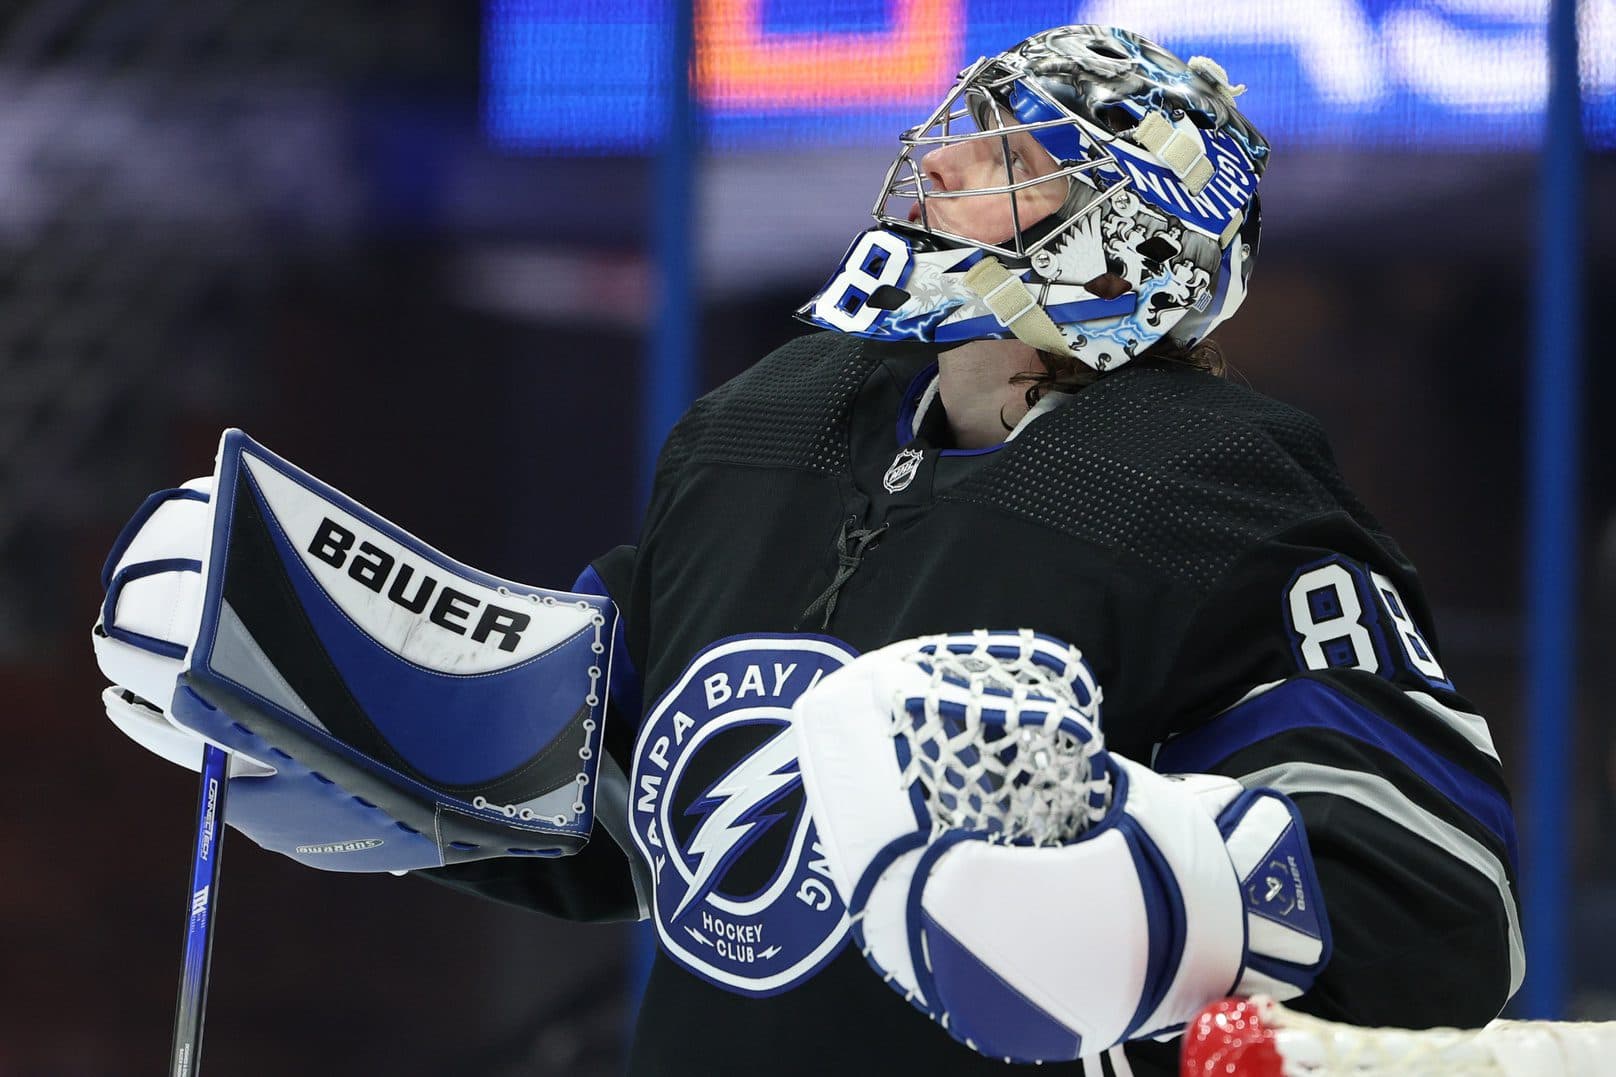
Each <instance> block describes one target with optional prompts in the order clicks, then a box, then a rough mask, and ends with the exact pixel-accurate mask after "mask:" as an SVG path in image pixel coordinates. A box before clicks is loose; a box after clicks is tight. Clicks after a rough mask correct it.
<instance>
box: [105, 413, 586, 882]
mask: <svg viewBox="0 0 1616 1077" xmlns="http://www.w3.org/2000/svg"><path fill="white" fill-rule="evenodd" d="M103 582H104V584H105V586H106V589H107V595H106V601H105V603H104V605H103V609H102V616H101V619H100V621H99V622H98V623H97V625H96V632H95V644H96V654H97V658H98V660H99V661H100V663H101V667H102V669H103V671H104V672H106V674H107V675H108V676H109V677H110V678H111V679H112V680H114V681H115V682H117V685H118V687H115V688H113V689H109V690H108V692H107V694H106V695H105V696H104V697H103V698H104V700H105V702H106V704H107V710H108V714H109V715H110V716H111V717H112V719H113V720H114V722H116V723H117V724H118V726H119V727H120V728H121V729H123V730H124V731H125V732H126V733H129V734H130V735H131V736H132V737H134V738H135V739H136V740H138V741H140V742H141V743H142V744H144V745H146V746H147V747H149V748H151V749H152V750H154V751H156V752H158V754H160V755H163V756H164V757H165V758H169V759H172V760H174V761H176V762H181V763H185V764H187V765H191V766H197V765H198V764H199V762H200V758H201V745H202V744H203V743H204V742H208V743H213V744H216V745H218V746H220V747H223V748H225V749H226V750H228V751H229V752H231V753H232V767H231V774H232V776H233V777H234V779H235V780H233V781H232V782H231V798H230V801H229V807H228V810H227V821H228V822H230V823H231V824H232V825H234V826H235V827H237V828H238V829H240V830H242V831H244V832H245V833H247V834H248V835H249V836H251V837H252V838H253V839H254V840H256V841H257V842H258V843H259V844H260V845H263V846H265V847H266V848H269V849H273V850H275V851H277V852H282V853H285V854H286V855H288V856H292V857H294V858H296V859H298V860H301V861H303V862H305V863H308V864H311V865H313V866H316V867H324V868H331V869H335V870H342V871H383V870H404V869H411V868H421V867H436V866H440V865H442V864H446V863H454V862H459V861H466V860H477V859H483V858H487V857H495V856H520V855H540V856H555V855H563V854H565V853H569V852H574V851H576V850H577V849H578V848H580V847H582V845H583V844H584V843H585V842H586V841H587V839H588V836H589V832H590V828H591V824H592V820H593V805H594V783H595V776H596V773H597V769H598V763H599V753H600V746H601V733H602V728H603V722H604V719H605V695H606V692H605V686H606V683H607V678H608V676H609V672H610V660H611V646H612V639H613V628H614V624H615V616H616V611H615V609H614V607H613V606H612V604H611V603H610V602H609V601H608V600H606V599H603V598H600V597H597V596H593V595H580V594H571V593H568V592H561V591H547V590H541V589H538V588H532V587H526V586H523V585H519V584H514V583H511V582H508V581H505V580H501V579H497V578H495V577H493V576H489V575H487V574H485V573H482V572H478V571H477V570H475V569H472V568H469V567H467V566H465V565H462V564H460V563H458V562H456V561H453V560H451V559H450V558H448V557H446V556H444V555H443V554H441V553H439V552H438V551H436V550H434V549H432V548H431V547H429V546H427V545H425V544H424V543H422V542H421V541H420V540H418V539H416V538H415V537H414V536H412V535H410V534H408V533H407V532H405V531H403V530H401V529H400V528H398V527H396V526H394V525H393V524H391V523H389V522H388V521H386V520H384V519H382V518H381V517H380V516H377V515H376V514H375V513H373V512H370V511H369V510H367V509H365V508H364V507H363V506H361V505H359V504H357V503H356V502H354V501H352V500H351V499H349V498H347V497H345V496H344V495H342V494H341V493H339V492H338V491H336V490H334V489H332V488H331V487H329V486H327V485H325V484H324V483H322V482H320V481H319V480H318V479H316V478H314V477H313V476H312V475H309V474H307V473H306V472H303V471H301V470H300V469H298V468H297V467H295V466H293V465H292V464H290V463H288V462H286V461H285V460H282V459H281V458H279V457H277V456H275V455H274V454H272V453H270V452H269V451H268V450H266V449H264V448H263V447H262V446H260V445H258V444H256V443H254V442H253V441H252V440H251V439H250V438H248V437H247V436H246V435H245V434H243V433H241V432H240V431H228V432H227V433H226V434H225V436H224V439H223V441H222V442H221V445H220V450H219V459H218V470H217V471H216V473H215V475H214V476H213V478H212V479H211V480H196V481H194V482H193V483H190V484H188V485H187V486H186V487H184V488H182V489H180V490H176V491H165V492H163V493H160V494H155V495H153V496H152V497H151V498H148V499H147V501H146V503H145V504H144V505H143V506H142V507H141V510H140V512H138V513H137V514H136V517H135V519H134V520H132V521H131V522H130V524H129V526H128V527H126V528H125V529H124V532H123V534H122V535H121V536H120V537H119V540H118V542H117V544H116V546H115V548H114V550H113V552H112V555H111V556H110V557H109V558H108V563H107V568H106V571H105V573H104V578H103Z"/></svg>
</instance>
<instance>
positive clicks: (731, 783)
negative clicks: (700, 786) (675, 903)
mask: <svg viewBox="0 0 1616 1077" xmlns="http://www.w3.org/2000/svg"><path fill="white" fill-rule="evenodd" d="M790 734H791V728H790V727H789V726H782V727H781V730H780V732H779V733H776V734H775V735H774V737H772V738H771V739H770V740H769V741H768V742H767V743H765V744H764V745H763V746H762V747H760V748H759V749H758V750H757V751H755V752H753V753H752V754H751V755H749V756H747V757H746V758H745V759H743V760H741V762H740V763H738V764H736V765H735V766H734V767H733V768H732V769H731V770H730V771H729V773H727V774H725V775H724V776H723V777H722V778H720V779H718V781H716V782H714V783H713V785H712V787H711V788H710V789H708V790H707V792H706V793H704V794H703V795H702V796H701V798H700V799H699V800H697V801H696V802H695V803H694V804H692V805H691V806H690V808H689V809H688V814H695V813H699V812H704V813H706V815H707V818H706V819H704V820H702V823H701V826H699V827H698V828H697V829H696V833H695V834H694V835H692V837H691V839H690V844H689V846H687V850H688V852H689V853H690V854H691V855H693V856H698V857H700V860H699V861H698V862H697V864H696V870H695V871H694V872H693V873H692V874H691V877H690V888H689V889H688V890H686V891H685V896H684V900H683V901H681V902H679V907H678V908H677V909H675V910H674V911H673V915H672V916H671V917H669V922H670V923H671V922H672V921H674V920H677V919H679V916H680V914H682V913H683V912H684V911H685V910H686V909H687V908H689V907H690V905H691V904H692V903H693V902H695V901H696V900H697V899H698V898H701V897H705V896H706V895H707V893H708V892H709V891H710V890H711V889H712V888H713V884H714V883H715V882H716V881H717V879H718V877H719V876H720V875H721V874H722V870H723V869H724V868H725V867H727V866H728V865H729V864H730V863H731V862H732V861H733V860H734V859H735V858H736V857H737V856H739V855H740V854H741V853H742V852H744V851H745V850H746V848H747V847H748V846H750V845H751V844H752V843H753V842H755V841H757V839H758V838H760V837H762V835H763V833H764V831H766V830H768V828H769V826H770V825H771V824H773V823H774V821H775V820H777V819H779V818H780V814H781V813H775V814H773V815H764V814H763V812H764V810H765V809H767V808H768V807H769V806H770V805H771V804H774V803H775V802H777V801H778V800H780V798H782V797H784V796H785V795H786V794H787V793H789V792H791V791H792V790H793V789H795V788H796V787H797V786H799V785H801V784H802V775H801V774H799V773H798V772H797V745H796V741H795V739H794V738H793V737H792V736H791V735H790Z"/></svg>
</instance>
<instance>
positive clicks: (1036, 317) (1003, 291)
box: [965, 254, 1077, 359]
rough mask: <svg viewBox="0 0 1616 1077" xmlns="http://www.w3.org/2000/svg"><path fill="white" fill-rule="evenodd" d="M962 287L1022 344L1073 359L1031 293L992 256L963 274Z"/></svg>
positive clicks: (1058, 330) (1057, 330)
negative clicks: (972, 293)
mask: <svg viewBox="0 0 1616 1077" xmlns="http://www.w3.org/2000/svg"><path fill="white" fill-rule="evenodd" d="M965 286H966V287H967V288H969V289H970V290H971V291H973V292H975V293H976V294H977V296H978V297H980V298H981V300H982V302H984V303H986V304H987V307H988V309H989V310H991V311H992V312H993V316H994V317H996V318H998V319H999V321H1001V322H1003V323H1004V325H1005V326H1006V327H1007V328H1009V330H1010V331H1011V332H1012V333H1014V334H1015V335H1016V339H1018V340H1020V341H1021V342H1022V343H1024V344H1030V345H1032V346H1033V347H1034V348H1037V349H1038V350H1039V351H1045V352H1054V353H1055V354H1057V355H1068V356H1071V357H1072V358H1074V359H1075V358H1077V353H1076V352H1074V351H1073V350H1072V346H1071V345H1070V344H1068V343H1067V342H1066V338H1065V337H1064V336H1062V335H1061V331H1060V328H1059V327H1058V326H1056V325H1055V321H1054V319H1053V318H1051V317H1050V316H1049V312H1048V311H1046V310H1044V308H1043V307H1041V306H1039V305H1038V300H1037V298H1036V297H1034V295H1033V294H1032V289H1031V288H1028V287H1027V285H1026V282H1024V281H1023V280H1022V279H1021V278H1020V277H1018V276H1016V275H1015V274H1014V273H1011V272H1010V271H1009V270H1008V269H1006V268H1005V267H1004V263H1002V262H1000V261H999V260H998V259H997V258H995V257H993V255H991V254H989V255H984V256H983V258H982V260H981V261H980V262H977V263H976V265H974V266H972V267H971V268H970V269H969V270H968V271H967V272H966V274H965Z"/></svg>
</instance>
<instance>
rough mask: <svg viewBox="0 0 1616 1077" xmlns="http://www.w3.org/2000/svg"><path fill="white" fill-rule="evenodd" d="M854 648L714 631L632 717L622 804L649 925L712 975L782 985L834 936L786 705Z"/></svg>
mask: <svg viewBox="0 0 1616 1077" xmlns="http://www.w3.org/2000/svg"><path fill="white" fill-rule="evenodd" d="M855 657H856V653H855V652H854V651H852V650H850V649H849V648H848V647H847V646H846V645H844V644H842V643H839V642H837V641H836V640H832V639H829V638H827V637H824V636H745V637H737V638H734V639H729V640H724V641H722V642H720V643H716V644H714V645H712V646H711V647H709V648H707V649H706V650H705V651H703V652H701V653H700V654H699V655H697V656H696V657H695V659H694V660H692V661H691V663H690V665H689V666H688V667H687V668H686V669H685V672H684V673H683V674H682V675H681V676H680V678H679V680H678V681H677V682H676V683H675V684H674V686H673V687H672V688H671V689H669V690H668V692H667V693H666V694H665V695H664V696H663V697H662V699H661V700H660V701H659V702H658V703H657V705H656V707H655V709H653V711H652V712H651V715H650V717H649V718H648V719H647V720H646V722H645V724H644V725H643V726H642V727H641V729H640V735H639V739H638V741H637V743H636V744H635V746H634V769H633V777H632V779H631V781H632V787H633V793H632V799H631V803H630V808H631V812H630V815H631V822H632V826H633V831H634V840H635V844H636V845H638V846H639V849H640V852H641V853H642V854H643V855H644V856H645V858H646V861H647V862H648V863H649V864H650V865H651V870H652V876H653V879H654V886H653V894H654V900H653V907H654V908H653V918H654V919H655V921H656V928H657V935H658V937H659V938H660V939H661V941H662V946H663V948H664V949H665V950H666V951H667V952H668V954H669V955H670V956H672V957H673V959H674V960H675V961H677V962H679V964H681V965H682V966H684V967H685V968H687V969H689V970H690V971H691V972H694V973H696V974H697V975H698V976H701V977H702V978H704V979H706V980H708V981H710V982H712V983H714V984H717V985H718V986H720V987H723V988H726V989H728V990H731V991H735V992H738V993H741V994H746V995H757V996H762V995H773V994H777V993H779V992H781V991H786V990H789V989H790V988H791V987H793V986H795V985H796V984H798V983H800V982H801V981H802V980H805V979H807V978H808V977H809V976H812V975H813V974H814V973H815V972H816V971H818V970H819V968H820V967H821V966H823V965H824V964H825V963H826V962H827V961H829V960H830V959H831V958H832V957H833V956H835V954H836V952H837V951H838V950H840V949H841V947H842V944H843V943H844V942H846V940H847V935H848V919H847V908H846V906H845V905H843V904H842V900H841V898H839V897H838V896H837V894H836V888H835V886H834V884H833V883H832V882H831V875H830V866H829V864H828V862H827V861H826V858H825V854H824V851H823V849H822V848H821V847H820V845H819V840H818V834H817V832H816V831H815V828H814V822H813V819H812V818H811V817H810V816H809V814H808V807H807V802H806V800H805V798H804V794H803V789H802V777H801V775H800V773H799V772H798V769H797V746H796V738H795V737H794V736H793V735H792V732H791V725H790V712H791V705H792V703H794V702H795V701H796V699H797V697H798V696H800V695H802V693H803V692H805V691H807V690H808V688H809V687H810V686H812V685H814V684H816V683H818V681H819V680H820V678H822V677H824V676H825V674H827V673H830V672H832V671H833V670H836V669H839V668H841V667H842V666H844V665H846V664H847V663H848V662H850V661H852V660H853V658H855Z"/></svg>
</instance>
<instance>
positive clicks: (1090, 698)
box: [893, 633, 1111, 845]
mask: <svg viewBox="0 0 1616 1077" xmlns="http://www.w3.org/2000/svg"><path fill="white" fill-rule="evenodd" d="M908 660H909V661H910V662H912V663H914V664H915V665H916V666H918V667H919V668H920V669H922V670H924V671H925V672H926V673H927V674H929V676H930V678H931V683H930V686H929V688H928V691H927V692H926V694H925V695H924V696H906V697H905V698H903V699H902V700H901V702H900V704H899V705H898V706H896V707H894V708H893V737H894V738H895V739H896V740H897V742H898V759H899V762H900V764H901V765H902V767H903V783H904V785H905V787H906V788H909V789H911V790H917V789H918V791H919V793H920V796H921V798H922V799H923V801H924V803H925V808H926V810H927V812H928V813H929V814H930V816H931V823H932V837H934V838H935V837H936V836H937V835H938V834H940V833H942V832H943V831H945V830H973V831H978V832H982V833H985V834H987V835H988V836H989V839H990V840H992V841H999V842H1004V843H1007V844H1010V843H1013V844H1018V845H1059V844H1062V843H1065V842H1069V841H1072V840H1074V839H1075V838H1076V837H1078V835H1080V834H1082V833H1083V832H1084V831H1085V830H1087V829H1088V828H1089V827H1090V826H1092V825H1093V824H1094V823H1095V822H1097V821H1099V820H1100V819H1101V818H1103V817H1104V815H1105V812H1106V808H1107V807H1108V806H1109V804H1110V795H1111V783H1110V779H1109V777H1108V775H1107V774H1106V772H1105V769H1104V764H1103V760H1104V756H1105V752H1104V740H1103V738H1102V737H1101V735H1100V730H1099V724H1098V705H1099V698H1098V692H1097V691H1095V692H1092V693H1091V692H1089V691H1088V690H1087V689H1086V688H1085V689H1083V690H1082V692H1081V694H1082V696H1083V697H1087V698H1080V696H1079V691H1078V690H1074V687H1073V684H1072V683H1071V682H1070V681H1069V680H1068V678H1067V676H1066V669H1067V666H1068V664H1069V663H1070V662H1079V661H1081V658H1080V656H1079V655H1078V654H1077V652H1076V651H1071V650H1069V649H1068V653H1067V654H1066V655H1061V654H1059V653H1052V649H1051V648H1050V647H1049V646H1048V641H1044V640H1038V639H1037V638H1035V637H1034V636H1033V635H1032V634H1031V633H1023V634H1021V635H1020V636H1016V635H1010V634H1000V633H995V634H993V635H990V636H987V635H985V636H983V637H981V638H978V639H975V640H972V641H971V642H968V643H967V642H962V641H961V638H960V637H958V636H955V637H950V638H948V639H947V640H940V641H936V642H929V643H927V644H925V645H923V646H922V647H920V648H919V649H918V650H917V651H916V652H915V653H914V654H912V655H909V656H908Z"/></svg>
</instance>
